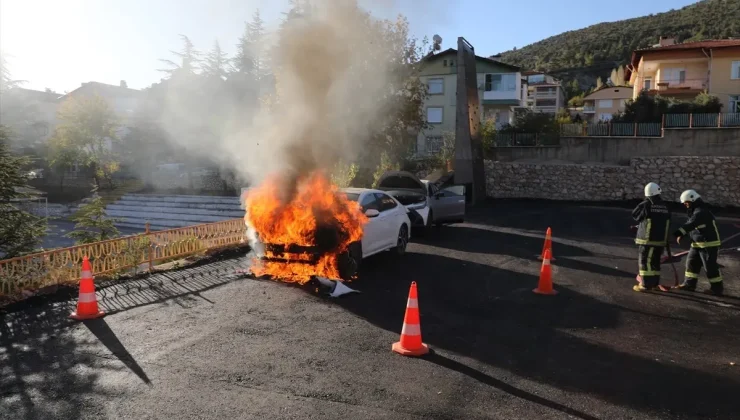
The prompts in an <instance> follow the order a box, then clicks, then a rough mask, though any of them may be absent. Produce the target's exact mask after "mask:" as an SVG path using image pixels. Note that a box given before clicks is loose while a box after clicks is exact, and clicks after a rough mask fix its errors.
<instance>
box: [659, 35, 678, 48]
mask: <svg viewBox="0 0 740 420" xmlns="http://www.w3.org/2000/svg"><path fill="white" fill-rule="evenodd" d="M675 44H676V38H663V37H662V36H661V37H660V40H659V41H658V45H659V46H661V47H667V46H669V45H675Z"/></svg>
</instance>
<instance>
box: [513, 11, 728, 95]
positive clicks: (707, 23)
mask: <svg viewBox="0 0 740 420" xmlns="http://www.w3.org/2000/svg"><path fill="white" fill-rule="evenodd" d="M574 16H577V15H574ZM604 16H605V17H608V13H605V14H604ZM661 36H666V37H669V36H670V37H675V38H677V41H678V42H685V41H698V40H702V39H716V38H730V37H740V0H703V1H700V2H698V3H695V4H693V5H690V6H686V7H684V8H682V9H677V10H670V11H668V12H665V13H658V14H653V15H648V16H643V17H639V18H634V19H627V20H621V21H617V22H608V23H600V24H597V25H593V26H589V27H587V28H584V29H579V30H576V31H569V32H564V33H562V34H560V35H555V36H552V37H550V38H547V39H544V40H542V41H539V42H536V43H534V44H531V45H528V46H526V47H523V48H521V49H518V50H512V51H506V52H504V53H502V55H501V58H500V60H501V61H503V62H505V63H511V64H514V65H517V66H522V67H524V68H528V69H537V70H544V71H548V72H551V73H554V74H556V75H560V77H563V78H566V79H568V78H571V79H572V78H576V79H578V80H579V82H581V85H584V84H587V82H589V81H590V82H591V83H592V82H593V81H594V80H595V79H596V77H597V76H601V77H608V75H609V72H610V71H611V69H612V68H614V67H616V66H618V65H620V64H626V63H627V62H628V60H629V57H630V55H631V54H632V51H633V50H635V49H637V48H644V47H649V46H651V45H653V44H656V43H657V42H658V39H659V38H660V37H661Z"/></svg>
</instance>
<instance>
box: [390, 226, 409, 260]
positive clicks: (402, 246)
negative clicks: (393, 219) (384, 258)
mask: <svg viewBox="0 0 740 420" xmlns="http://www.w3.org/2000/svg"><path fill="white" fill-rule="evenodd" d="M408 244H409V228H408V227H406V225H405V224H404V225H401V229H399V230H398V239H397V242H396V247H395V248H393V252H395V253H396V255H403V254H405V253H406V246H407V245H408Z"/></svg>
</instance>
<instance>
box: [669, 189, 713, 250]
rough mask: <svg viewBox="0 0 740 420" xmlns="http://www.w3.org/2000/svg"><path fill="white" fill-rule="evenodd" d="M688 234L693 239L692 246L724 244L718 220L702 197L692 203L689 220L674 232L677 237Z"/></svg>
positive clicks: (705, 246)
mask: <svg viewBox="0 0 740 420" xmlns="http://www.w3.org/2000/svg"><path fill="white" fill-rule="evenodd" d="M687 234H688V235H690V237H691V240H692V241H693V243H692V244H691V247H692V248H711V247H715V246H720V245H721V244H722V241H721V239H720V237H719V229H718V228H717V221H716V220H715V218H714V215H713V214H712V212H711V211H709V209H708V208H707V206H706V204H705V203H704V201H703V200H702V199H701V198H700V199H698V200H696V201H695V202H693V203H692V206H691V208H690V209H689V220H687V221H686V223H684V224H683V226H681V227H680V228H679V229H678V230H677V231H675V232H673V235H674V236H676V237H683V236H686V235H687Z"/></svg>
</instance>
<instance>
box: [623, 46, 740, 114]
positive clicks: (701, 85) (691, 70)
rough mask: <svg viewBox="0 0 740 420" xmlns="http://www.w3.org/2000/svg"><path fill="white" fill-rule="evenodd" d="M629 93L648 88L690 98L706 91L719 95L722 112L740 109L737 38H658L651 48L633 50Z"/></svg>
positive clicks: (627, 72)
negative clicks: (679, 40) (630, 90)
mask: <svg viewBox="0 0 740 420" xmlns="http://www.w3.org/2000/svg"><path fill="white" fill-rule="evenodd" d="M625 81H628V82H629V84H630V86H632V87H633V92H632V97H633V98H636V97H637V96H638V95H639V94H640V92H642V91H647V92H648V94H650V95H657V94H659V95H661V96H667V97H672V98H676V99H682V100H691V99H693V98H695V97H696V95H698V94H699V93H701V92H704V91H707V92H709V93H710V94H712V95H716V96H717V97H719V99H720V101H721V102H722V104H723V105H724V106H723V110H724V112H740V39H720V40H707V41H697V42H685V43H681V44H677V43H676V41H675V39H673V38H660V41H659V43H658V44H656V45H654V46H653V47H650V48H644V49H639V50H635V51H634V52H633V53H632V59H631V62H630V64H629V65H628V66H627V68H626V70H625Z"/></svg>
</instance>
